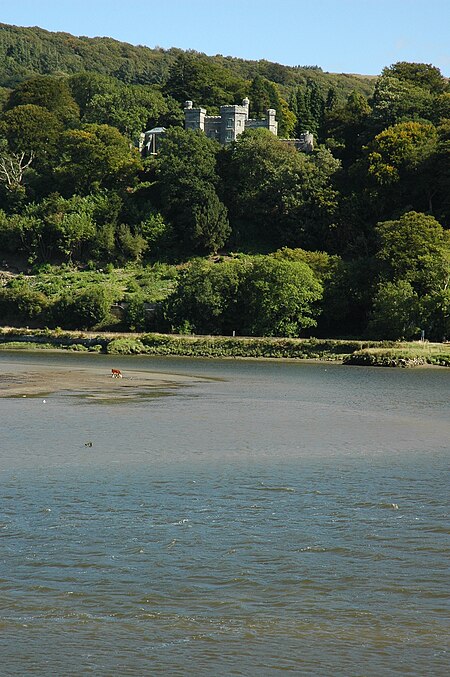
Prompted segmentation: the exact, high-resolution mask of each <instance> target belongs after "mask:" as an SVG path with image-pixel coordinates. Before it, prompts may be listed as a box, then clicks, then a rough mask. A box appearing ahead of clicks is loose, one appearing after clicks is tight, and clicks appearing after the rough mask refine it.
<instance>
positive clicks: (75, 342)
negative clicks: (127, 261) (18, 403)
mask: <svg viewBox="0 0 450 677" xmlns="http://www.w3.org/2000/svg"><path fill="white" fill-rule="evenodd" d="M0 350H2V351H8V350H11V351H16V352H19V351H34V352H40V351H47V350H48V351H55V352H80V353H87V352H94V353H102V354H107V355H111V356H120V355H148V356H152V355H155V356H161V357H163V356H176V357H200V358H217V359H251V360H253V359H278V360H279V359H287V360H302V361H311V362H336V363H339V364H346V365H351V366H353V365H354V366H383V367H422V366H444V367H450V344H448V343H446V344H445V343H426V342H395V341H363V340H357V339H349V340H345V339H316V338H278V337H238V336H234V337H230V336H197V335H195V336H194V335H176V334H156V333H146V334H137V333H133V334H131V333H122V334H117V333H116V334H115V333H112V332H97V333H94V332H81V331H62V330H48V329H41V330H39V329H34V330H30V329H28V328H26V329H25V328H24V329H16V328H12V327H8V328H1V329H0Z"/></svg>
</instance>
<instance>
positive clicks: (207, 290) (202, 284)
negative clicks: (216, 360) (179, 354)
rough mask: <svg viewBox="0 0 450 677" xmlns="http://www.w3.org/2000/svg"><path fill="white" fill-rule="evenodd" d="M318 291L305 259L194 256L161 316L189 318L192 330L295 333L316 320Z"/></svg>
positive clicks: (174, 322)
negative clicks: (212, 260) (206, 258)
mask: <svg viewBox="0 0 450 677" xmlns="http://www.w3.org/2000/svg"><path fill="white" fill-rule="evenodd" d="M321 293H322V286H321V285H320V283H319V282H318V281H317V279H316V278H315V276H314V274H313V272H312V271H311V269H310V268H309V266H308V265H307V264H305V263H303V262H298V261H289V260H286V259H284V260H283V259H281V260H280V259H276V258H272V257H267V256H266V257H254V258H251V257H247V258H244V259H238V260H232V261H225V262H222V263H210V262H206V261H203V260H198V261H196V262H193V263H191V265H190V266H189V267H188V268H187V269H186V270H185V271H183V273H182V274H181V276H180V279H179V282H178V286H177V289H176V291H175V292H174V293H173V294H172V296H170V297H169V298H168V299H167V301H166V304H165V317H166V320H167V321H168V322H169V323H170V325H171V326H172V327H173V328H174V329H177V328H179V327H181V326H183V325H184V323H186V322H188V323H189V325H190V326H191V327H192V329H193V330H194V331H195V333H212V334H216V333H217V334H229V333H232V331H236V332H237V333H238V334H243V335H248V336H253V335H256V336H270V335H272V336H298V335H299V333H300V332H301V330H302V329H304V328H306V327H311V326H314V325H315V323H316V322H315V319H314V315H315V314H317V312H318V310H317V308H315V304H316V302H317V301H319V300H320V298H321Z"/></svg>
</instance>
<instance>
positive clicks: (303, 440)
mask: <svg viewBox="0 0 450 677" xmlns="http://www.w3.org/2000/svg"><path fill="white" fill-rule="evenodd" d="M111 366H114V367H118V368H120V369H121V370H122V371H123V373H124V377H125V378H124V380H123V382H122V384H121V385H124V384H126V381H125V379H126V378H127V377H128V378H132V375H133V372H134V370H137V369H139V370H141V371H142V370H143V371H148V372H153V373H156V374H159V375H160V376H161V377H162V378H164V376H165V375H168V374H170V376H171V379H174V384H175V385H173V384H172V385H171V386H170V387H158V388H155V389H154V391H152V392H151V393H148V392H147V393H146V394H145V396H144V395H143V396H142V397H139V396H137V397H133V398H130V399H123V400H111V399H109V398H105V399H103V400H98V399H96V398H90V397H85V396H83V393H82V392H78V393H77V394H76V395H73V393H70V392H56V393H52V392H48V393H40V394H39V395H36V396H33V397H31V396H28V397H23V396H22V397H18V396H16V397H3V398H0V425H1V436H0V470H1V476H0V477H1V491H0V539H1V540H0V548H1V551H0V629H1V632H0V656H1V659H0V675H2V677H9V676H11V677H12V676H14V677H17V676H18V675H20V676H21V677H22V676H25V675H33V676H39V677H40V676H46V677H47V676H49V675H58V676H60V677H62V676H64V677H66V676H69V675H74V676H75V675H90V674H92V675H94V674H95V675H97V676H101V677H106V676H109V675H120V676H126V675H129V676H133V677H134V676H136V677H137V676H141V675H145V676H147V675H151V676H153V675H165V676H166V675H167V676H169V677H172V676H178V675H180V676H184V675H193V676H200V677H209V676H211V675H215V674H216V675H221V676H222V675H242V676H244V675H245V676H253V675H255V676H256V675H258V676H261V675H282V674H285V673H289V672H290V673H292V674H296V675H302V676H303V675H314V676H319V675H320V676H322V675H326V676H328V675H333V677H340V676H349V675H355V676H363V675H364V677H372V676H373V677H378V676H379V675H381V674H382V675H388V676H389V675H417V676H418V677H419V676H420V677H422V676H423V675H427V676H438V675H439V676H440V675H446V674H448V669H449V662H448V653H447V651H448V623H449V605H448V554H449V553H448V536H449V532H450V529H449V522H448V507H449V493H448V464H449V448H450V444H449V437H450V435H449V433H450V426H449V416H448V414H449V407H448V404H449V394H450V371H449V370H448V369H444V368H441V369H438V368H435V369H412V370H408V369H403V370H401V369H379V368H378V369H377V368H362V367H345V366H342V365H338V364H333V363H317V364H308V363H302V362H294V361H246V360H200V359H198V360H191V359H183V358H167V359H164V358H150V357H130V358H127V357H118V358H117V357H115V358H114V359H112V357H111V356H102V355H83V354H80V355H77V354H47V353H39V354H37V353H33V354H31V353H8V352H3V353H0V367H1V369H2V373H3V374H5V373H8V374H9V375H10V376H11V378H13V377H14V374H15V373H16V372H17V373H18V372H19V371H20V370H22V373H23V370H24V369H25V370H27V369H29V370H30V371H32V370H33V369H35V368H37V367H39V368H41V369H42V368H48V369H56V368H58V369H61V368H63V369H67V371H68V373H69V372H70V370H71V369H75V368H77V369H79V368H84V369H87V370H89V369H92V368H94V367H95V369H99V368H101V369H103V368H104V371H105V374H107V373H110V369H111ZM177 377H179V379H180V382H179V384H177ZM0 384H1V381H0ZM2 389H3V394H4V393H5V392H6V394H7V382H6V385H5V384H4V385H3V386H2ZM0 394H1V393H0ZM86 445H88V446H86ZM90 445H92V446H90Z"/></svg>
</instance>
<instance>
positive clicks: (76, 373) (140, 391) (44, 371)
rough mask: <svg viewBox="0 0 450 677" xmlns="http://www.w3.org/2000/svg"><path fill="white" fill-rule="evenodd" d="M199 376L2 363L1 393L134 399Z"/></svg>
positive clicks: (184, 383) (0, 394) (9, 394)
mask: <svg viewBox="0 0 450 677" xmlns="http://www.w3.org/2000/svg"><path fill="white" fill-rule="evenodd" d="M198 380H199V379H198V378H192V377H188V376H182V375H179V374H176V375H172V374H164V375H161V374H157V373H153V372H148V371H142V370H141V371H138V370H124V371H123V378H112V375H111V370H108V369H107V368H98V367H89V368H85V369H83V368H76V369H72V368H67V369H62V368H58V367H51V366H47V365H32V366H31V365H18V364H13V363H11V364H3V365H2V373H1V374H0V397H37V396H40V395H51V394H63V395H72V396H78V397H80V396H81V397H82V396H85V397H88V398H95V399H107V400H111V399H125V398H126V399H130V398H131V399H135V398H138V397H145V396H157V395H164V394H170V391H171V390H173V389H176V388H178V387H180V386H182V385H183V386H186V385H190V384H191V383H194V382H195V381H198Z"/></svg>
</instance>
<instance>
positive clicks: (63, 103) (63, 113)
mask: <svg viewBox="0 0 450 677" xmlns="http://www.w3.org/2000/svg"><path fill="white" fill-rule="evenodd" d="M29 104H31V105H34V106H41V107H42V108H46V109H47V110H48V111H50V112H51V113H53V114H54V115H55V116H56V117H57V118H58V120H60V121H61V122H62V123H63V124H64V125H66V126H73V125H74V124H76V123H77V121H78V120H79V118H80V111H79V108H78V105H77V104H76V103H75V101H74V99H73V97H72V94H71V91H70V88H69V84H68V81H67V79H65V78H62V77H52V76H48V75H47V76H35V77H33V78H30V79H29V80H26V81H25V82H22V83H21V84H20V85H18V86H17V87H16V89H15V90H14V91H13V92H12V93H11V96H10V99H9V103H8V107H9V108H14V107H16V106H24V105H29Z"/></svg>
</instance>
